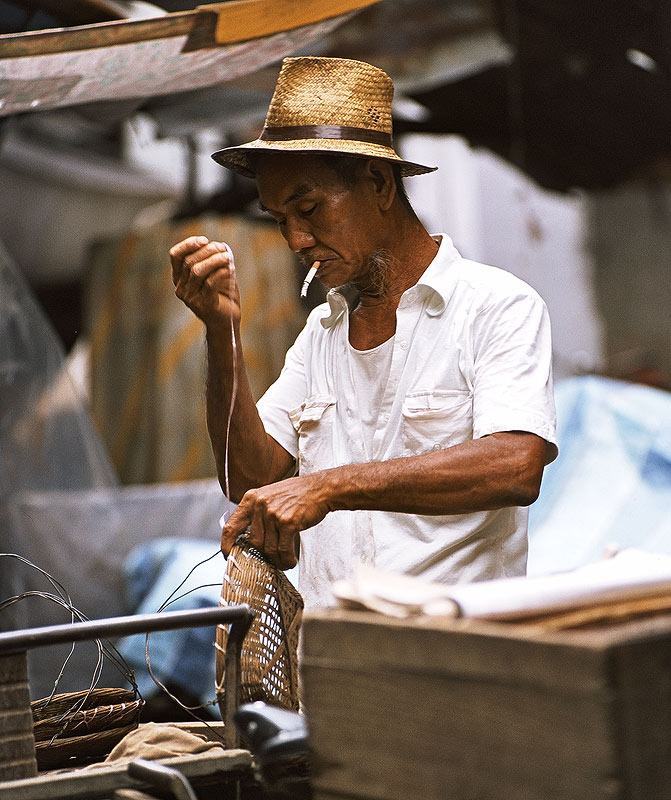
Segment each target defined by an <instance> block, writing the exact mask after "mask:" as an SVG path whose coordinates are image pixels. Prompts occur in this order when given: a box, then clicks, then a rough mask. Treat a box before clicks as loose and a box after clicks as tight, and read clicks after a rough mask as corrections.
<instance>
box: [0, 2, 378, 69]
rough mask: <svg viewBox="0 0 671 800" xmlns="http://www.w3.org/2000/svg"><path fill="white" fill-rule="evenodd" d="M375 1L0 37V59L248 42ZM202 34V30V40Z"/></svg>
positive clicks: (229, 11)
mask: <svg viewBox="0 0 671 800" xmlns="http://www.w3.org/2000/svg"><path fill="white" fill-rule="evenodd" d="M377 2H380V0H334V2H329V3H324V2H323V0H279V1H278V0H231V2H228V3H216V4H212V5H205V6H198V8H196V9H195V10H191V11H178V12H173V13H171V14H164V15H163V16H160V17H153V18H151V19H129V20H121V21H116V20H115V21H111V22H99V23H95V24H91V25H77V26H73V27H71V28H55V29H50V30H44V31H29V32H26V33H11V34H6V35H4V36H0V59H2V58H21V57H26V56H35V55H47V54H49V53H65V52H75V51H78V50H90V49H94V48H99V47H112V46H115V45H122V44H132V43H135V42H148V41H152V40H156V39H170V38H173V37H178V36H186V37H189V36H192V35H195V34H197V35H198V41H199V45H200V47H217V46H221V45H227V44H235V43H239V42H246V41H251V40H254V39H258V38H262V37H266V36H272V35H274V34H276V33H281V32H284V31H291V30H295V29H297V28H300V27H302V26H304V25H311V24H314V23H316V22H322V21H325V20H329V19H333V18H334V17H338V16H342V15H344V14H348V13H351V12H354V11H358V10H360V9H362V8H365V7H366V6H370V5H373V4H374V3H377ZM203 31H208V32H209V36H208V37H205V36H204V35H203ZM187 49H189V50H192V49H194V47H193V45H191V46H189V47H188V48H187Z"/></svg>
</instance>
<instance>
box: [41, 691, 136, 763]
mask: <svg viewBox="0 0 671 800" xmlns="http://www.w3.org/2000/svg"><path fill="white" fill-rule="evenodd" d="M142 704H143V703H142V701H141V700H139V699H138V698H137V697H136V695H135V694H134V693H133V692H131V691H129V690H127V689H115V688H102V689H94V690H92V691H82V692H67V693H64V694H57V695H55V696H54V697H53V698H51V699H50V700H49V701H48V702H47V701H46V700H34V701H33V702H32V703H31V710H32V714H33V733H34V735H35V752H36V756H37V765H38V767H39V768H40V769H54V768H56V767H60V766H65V765H66V764H69V763H76V762H80V761H88V760H90V759H93V758H100V757H102V756H105V755H107V754H108V753H109V752H110V750H111V749H112V748H113V747H114V745H115V744H117V742H119V741H120V740H121V739H122V738H123V737H124V736H125V735H126V734H127V733H129V732H130V731H132V730H133V729H134V728H136V727H137V726H138V723H139V718H140V711H141V709H142Z"/></svg>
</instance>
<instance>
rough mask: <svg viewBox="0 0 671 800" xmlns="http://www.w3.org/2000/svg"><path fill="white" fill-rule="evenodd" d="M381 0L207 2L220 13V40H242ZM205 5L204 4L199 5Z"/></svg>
mask: <svg viewBox="0 0 671 800" xmlns="http://www.w3.org/2000/svg"><path fill="white" fill-rule="evenodd" d="M377 2H379V0H329V2H328V3H325V2H324V0H301V2H296V0H230V2H227V3H216V4H213V5H209V6H207V8H208V9H215V10H217V13H218V20H217V26H216V30H215V38H216V41H217V42H218V43H219V44H231V43H233V42H243V41H247V40H249V39H259V38H261V37H263V36H270V35H271V34H273V33H276V32H277V31H278V25H279V24H280V21H281V28H279V30H292V29H294V28H300V27H301V26H302V25H310V24H312V23H313V22H319V21H320V20H323V19H330V18H332V17H338V16H340V15H341V14H348V13H350V12H352V11H358V10H360V9H362V8H365V7H366V6H371V5H374V4H375V3H377ZM200 8H201V9H202V8H203V7H202V6H201V7H200Z"/></svg>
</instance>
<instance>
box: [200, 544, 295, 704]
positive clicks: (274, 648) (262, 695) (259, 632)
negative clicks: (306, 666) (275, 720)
mask: <svg viewBox="0 0 671 800" xmlns="http://www.w3.org/2000/svg"><path fill="white" fill-rule="evenodd" d="M219 602H220V605H232V604H238V603H247V604H248V605H249V606H250V607H251V608H252V610H253V611H254V612H255V617H254V621H253V622H252V625H251V627H250V629H249V631H248V632H247V635H246V637H245V640H244V642H243V644H242V652H241V657H240V682H239V695H238V702H239V703H248V702H253V701H255V700H263V701H264V702H266V703H269V704H270V705H276V706H280V707H282V708H288V709H292V710H298V707H299V696H298V637H299V633H300V626H301V621H302V617H303V598H302V597H301V595H300V594H299V593H298V591H297V590H296V589H295V588H294V586H293V585H292V583H291V581H290V580H289V579H288V578H287V576H286V575H285V574H284V573H283V572H282V571H281V570H279V569H276V568H275V567H273V566H271V565H270V564H269V563H268V562H267V561H266V560H265V558H264V557H263V556H262V555H261V553H259V552H258V550H255V549H254V548H253V547H249V546H248V545H240V544H236V545H234V546H233V549H232V550H231V552H230V554H229V556H228V560H227V563H226V573H225V574H224V580H223V583H222V588H221V599H220V601H219ZM227 638H228V628H227V627H226V626H224V625H219V626H218V627H217V634H216V642H215V649H216V676H217V696H218V697H219V698H221V697H222V696H223V683H224V654H225V650H226V641H227Z"/></svg>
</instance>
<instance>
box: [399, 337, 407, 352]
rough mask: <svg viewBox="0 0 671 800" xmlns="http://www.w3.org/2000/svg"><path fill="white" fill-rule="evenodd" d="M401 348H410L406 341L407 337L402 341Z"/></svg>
mask: <svg viewBox="0 0 671 800" xmlns="http://www.w3.org/2000/svg"><path fill="white" fill-rule="evenodd" d="M400 348H401V350H407V349H408V343H407V342H406V340H405V339H404V340H403V341H402V342H401V344H400Z"/></svg>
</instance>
